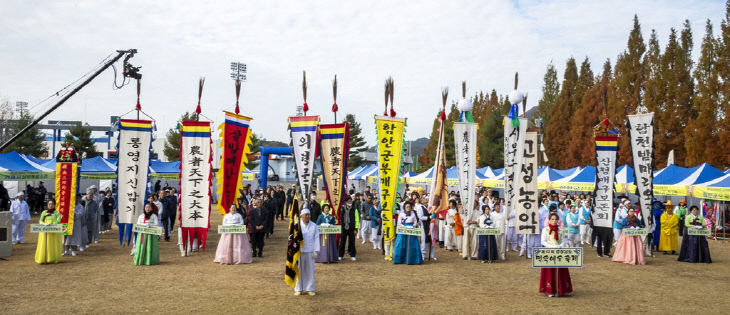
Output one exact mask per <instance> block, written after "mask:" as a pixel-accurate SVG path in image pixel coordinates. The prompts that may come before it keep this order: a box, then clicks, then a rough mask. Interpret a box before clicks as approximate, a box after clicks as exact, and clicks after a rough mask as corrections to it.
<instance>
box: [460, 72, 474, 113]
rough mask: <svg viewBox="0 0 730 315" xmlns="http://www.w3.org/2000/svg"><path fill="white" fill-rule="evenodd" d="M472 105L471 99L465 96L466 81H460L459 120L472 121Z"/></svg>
mask: <svg viewBox="0 0 730 315" xmlns="http://www.w3.org/2000/svg"><path fill="white" fill-rule="evenodd" d="M473 107H474V104H472V102H471V100H470V99H468V98H466V81H461V101H459V112H461V113H460V114H459V122H470V123H473V122H474V117H473V116H472V115H471V110H472V108H473Z"/></svg>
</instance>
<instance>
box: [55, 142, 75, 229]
mask: <svg viewBox="0 0 730 315" xmlns="http://www.w3.org/2000/svg"><path fill="white" fill-rule="evenodd" d="M78 187H79V158H78V155H77V154H76V152H75V151H74V150H73V149H72V148H68V149H67V148H63V149H61V151H60V152H58V155H56V209H58V213H59V214H61V224H62V225H64V226H66V230H65V232H64V235H72V234H73V232H74V231H73V228H74V209H75V207H76V194H77V193H78Z"/></svg>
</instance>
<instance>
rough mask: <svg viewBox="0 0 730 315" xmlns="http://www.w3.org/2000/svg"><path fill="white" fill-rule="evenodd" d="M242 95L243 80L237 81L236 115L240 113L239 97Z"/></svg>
mask: <svg viewBox="0 0 730 315" xmlns="http://www.w3.org/2000/svg"><path fill="white" fill-rule="evenodd" d="M240 95H241V80H238V79H237V80H236V109H235V111H236V114H238V112H239V108H238V97H239V96H240Z"/></svg>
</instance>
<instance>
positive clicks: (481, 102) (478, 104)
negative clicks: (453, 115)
mask: <svg viewBox="0 0 730 315" xmlns="http://www.w3.org/2000/svg"><path fill="white" fill-rule="evenodd" d="M471 102H472V104H473V105H474V107H473V108H472V111H471V115H472V117H474V122H475V123H477V124H481V123H482V121H484V119H486V117H487V116H489V94H486V95H485V94H484V92H482V91H479V94H477V95H475V96H474V97H473V98H472V99H471Z"/></svg>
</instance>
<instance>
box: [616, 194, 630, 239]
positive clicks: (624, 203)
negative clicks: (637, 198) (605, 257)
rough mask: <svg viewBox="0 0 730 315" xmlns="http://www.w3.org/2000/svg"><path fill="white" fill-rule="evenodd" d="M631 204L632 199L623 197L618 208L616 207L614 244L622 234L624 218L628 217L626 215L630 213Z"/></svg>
mask: <svg viewBox="0 0 730 315" xmlns="http://www.w3.org/2000/svg"><path fill="white" fill-rule="evenodd" d="M629 205H631V201H629V200H628V199H623V198H622V199H621V202H620V203H619V206H618V208H616V213H614V215H613V245H614V246H615V245H616V243H617V242H618V239H619V238H620V236H621V229H622V226H623V225H622V224H621V222H623V220H624V219H625V218H626V216H628V215H629V211H628V208H627V207H628V206H629Z"/></svg>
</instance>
